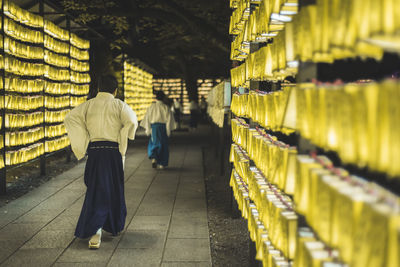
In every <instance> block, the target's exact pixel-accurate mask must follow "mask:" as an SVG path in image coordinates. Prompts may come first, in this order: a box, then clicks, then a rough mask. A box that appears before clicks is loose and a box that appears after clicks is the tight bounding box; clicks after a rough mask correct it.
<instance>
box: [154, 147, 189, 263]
mask: <svg viewBox="0 0 400 267" xmlns="http://www.w3.org/2000/svg"><path fill="white" fill-rule="evenodd" d="M186 154H187V146H185V151H184V156H183V160H182V164H181V167H180V170H179V179H178V184H177V186H176V191H175V199H174V204H173V206H172V211H171V216H170V218H169V223H168V230H167V235H166V237H165V241H164V246H163V253H162V256H161V261H160V266H161V265H162V263H163V261H164V256H165V249H166V247H167V241H168V236H169V233H170V231H171V222H172V215H173V213H174V209H175V204H176V199H177V196H178V190H179V186H180V184H181V179H182V169H183V166H184V165H185V159H186Z"/></svg>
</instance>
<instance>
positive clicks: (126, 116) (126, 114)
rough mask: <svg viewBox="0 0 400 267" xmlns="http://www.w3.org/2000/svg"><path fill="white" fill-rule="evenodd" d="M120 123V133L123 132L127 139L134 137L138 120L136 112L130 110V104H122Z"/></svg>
mask: <svg viewBox="0 0 400 267" xmlns="http://www.w3.org/2000/svg"><path fill="white" fill-rule="evenodd" d="M121 123H122V125H123V127H122V129H121V134H122V133H123V134H124V135H126V136H127V137H128V138H129V139H131V140H134V139H135V133H136V130H137V127H138V120H137V116H136V113H135V112H134V111H133V110H132V108H131V107H130V106H128V105H127V104H124V105H123V106H122V110H121Z"/></svg>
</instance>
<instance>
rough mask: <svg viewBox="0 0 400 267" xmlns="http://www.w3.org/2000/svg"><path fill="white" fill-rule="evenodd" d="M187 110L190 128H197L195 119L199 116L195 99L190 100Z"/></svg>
mask: <svg viewBox="0 0 400 267" xmlns="http://www.w3.org/2000/svg"><path fill="white" fill-rule="evenodd" d="M189 110H190V124H189V126H190V129H191V130H194V129H196V128H197V121H198V117H199V104H197V101H195V100H191V101H190V104H189Z"/></svg>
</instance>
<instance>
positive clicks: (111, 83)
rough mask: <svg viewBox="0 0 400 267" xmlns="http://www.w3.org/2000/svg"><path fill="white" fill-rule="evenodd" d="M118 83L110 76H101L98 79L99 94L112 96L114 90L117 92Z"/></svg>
mask: <svg viewBox="0 0 400 267" xmlns="http://www.w3.org/2000/svg"><path fill="white" fill-rule="evenodd" d="M117 87H118V81H117V78H115V77H114V76H113V75H111V74H107V75H102V76H101V77H100V79H99V92H107V93H110V94H114V92H115V90H117Z"/></svg>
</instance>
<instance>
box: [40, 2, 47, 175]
mask: <svg viewBox="0 0 400 267" xmlns="http://www.w3.org/2000/svg"><path fill="white" fill-rule="evenodd" d="M39 15H40V16H41V17H42V18H43V20H44V0H39ZM42 34H43V44H42V48H43V52H44V49H45V47H44V35H45V31H44V26H43V28H42ZM42 96H43V107H42V112H43V122H42V126H43V132H44V138H43V147H44V149H46V116H45V115H46V107H45V88H44V86H43V90H42ZM40 175H42V176H43V175H46V152H44V153H43V155H41V156H40Z"/></svg>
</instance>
